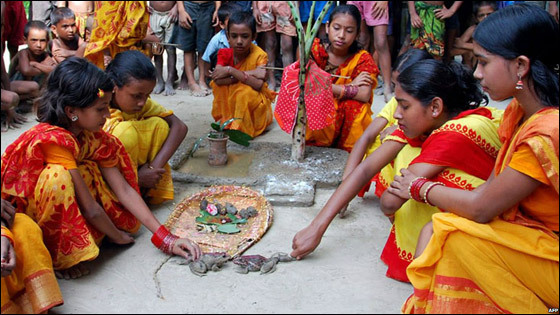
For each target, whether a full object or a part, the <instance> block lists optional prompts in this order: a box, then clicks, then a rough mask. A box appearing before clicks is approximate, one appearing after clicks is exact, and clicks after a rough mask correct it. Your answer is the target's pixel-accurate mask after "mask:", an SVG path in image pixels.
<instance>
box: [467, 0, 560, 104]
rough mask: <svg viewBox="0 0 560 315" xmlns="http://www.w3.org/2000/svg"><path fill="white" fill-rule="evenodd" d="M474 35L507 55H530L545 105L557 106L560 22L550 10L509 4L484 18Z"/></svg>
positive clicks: (531, 71) (535, 84) (532, 77)
mask: <svg viewBox="0 0 560 315" xmlns="http://www.w3.org/2000/svg"><path fill="white" fill-rule="evenodd" d="M473 39H474V41H476V42H477V43H478V44H479V45H480V46H481V47H482V48H484V49H485V50H487V51H489V52H490V53H492V54H495V55H499V56H501V57H503V58H505V59H508V60H512V59H515V58H517V57H519V56H526V57H527V58H529V60H530V63H531V66H530V69H529V73H528V78H529V79H530V82H531V83H532V85H533V87H534V89H535V93H536V94H537V96H538V97H539V99H540V100H541V102H542V103H543V105H545V106H553V107H558V105H559V96H558V94H559V88H558V67H559V66H558V64H559V62H558V61H559V60H558V59H559V58H560V51H559V50H560V49H559V46H560V43H559V41H558V23H556V20H555V19H554V18H553V17H552V16H551V15H550V14H549V13H548V12H546V11H545V10H543V9H541V8H539V7H538V6H535V5H531V4H525V3H522V4H516V5H512V6H508V7H506V8H503V9H500V10H498V11H496V12H495V13H492V14H491V15H490V16H488V17H487V18H486V19H484V21H482V22H481V23H480V24H479V25H478V27H477V28H476V30H475V32H474V34H473Z"/></svg>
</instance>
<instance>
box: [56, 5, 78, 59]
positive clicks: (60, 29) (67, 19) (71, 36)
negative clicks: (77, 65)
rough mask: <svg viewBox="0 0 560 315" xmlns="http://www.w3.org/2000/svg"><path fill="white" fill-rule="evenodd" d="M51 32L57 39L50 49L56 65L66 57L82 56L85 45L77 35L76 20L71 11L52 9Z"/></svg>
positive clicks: (67, 9)
mask: <svg viewBox="0 0 560 315" xmlns="http://www.w3.org/2000/svg"><path fill="white" fill-rule="evenodd" d="M51 30H52V32H53V33H54V34H55V35H56V37H57V38H55V39H53V40H52V47H51V51H52V53H53V58H54V60H55V61H56V62H57V63H61V62H62V61H64V59H66V58H68V57H72V56H77V57H83V56H84V50H85V49H86V43H85V42H84V40H83V39H82V38H81V37H80V36H79V35H78V34H77V27H76V19H75V15H74V12H73V11H72V10H70V9H69V8H64V7H62V8H56V9H54V11H53V12H52V13H51ZM78 51H79V52H78Z"/></svg>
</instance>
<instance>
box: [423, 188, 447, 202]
mask: <svg viewBox="0 0 560 315" xmlns="http://www.w3.org/2000/svg"><path fill="white" fill-rule="evenodd" d="M435 186H444V185H443V183H440V182H433V183H431V184H430V186H428V188H426V190H425V191H424V202H425V203H427V204H428V205H430V206H432V207H435V206H434V205H433V204H431V203H430V201H429V200H428V193H429V192H430V190H431V189H432V188H434V187H435Z"/></svg>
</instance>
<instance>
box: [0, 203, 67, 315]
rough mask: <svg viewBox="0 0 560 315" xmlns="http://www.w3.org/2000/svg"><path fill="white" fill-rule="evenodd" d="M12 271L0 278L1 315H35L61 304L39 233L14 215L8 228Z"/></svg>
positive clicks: (26, 219)
mask: <svg viewBox="0 0 560 315" xmlns="http://www.w3.org/2000/svg"><path fill="white" fill-rule="evenodd" d="M12 230H13V234H14V243H15V245H14V249H15V252H16V268H15V269H14V270H13V271H12V273H11V274H10V275H9V276H7V277H2V280H1V283H2V308H1V310H2V314H38V313H42V312H45V311H47V310H49V309H50V308H52V307H54V306H57V305H60V304H62V303H63V302H64V301H63V300H62V294H61V293H60V288H59V287H58V282H57V281H56V277H55V275H54V272H53V266H52V260H51V256H50V254H49V251H48V250H47V249H46V247H45V245H44V244H43V235H42V233H41V229H40V228H39V226H37V224H36V223H35V222H33V220H32V219H31V218H29V217H28V216H26V215H25V214H21V213H16V216H15V218H14V224H13V226H12Z"/></svg>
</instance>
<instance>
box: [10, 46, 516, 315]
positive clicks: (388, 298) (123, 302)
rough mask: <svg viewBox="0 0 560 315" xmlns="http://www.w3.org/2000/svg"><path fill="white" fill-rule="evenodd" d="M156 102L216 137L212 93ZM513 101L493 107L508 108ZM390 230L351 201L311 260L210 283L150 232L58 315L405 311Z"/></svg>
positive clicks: (96, 265)
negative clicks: (387, 261)
mask: <svg viewBox="0 0 560 315" xmlns="http://www.w3.org/2000/svg"><path fill="white" fill-rule="evenodd" d="M179 55H181V54H179ZM181 59H182V58H179V63H180V64H182V60H181ZM180 73H181V72H180ZM152 97H153V98H154V99H155V100H156V101H158V102H160V103H161V104H162V105H164V106H165V107H167V108H169V109H172V110H173V111H174V112H175V115H177V116H178V117H179V118H180V119H182V120H183V121H184V122H185V123H186V124H187V125H188V127H189V132H188V135H187V137H188V138H198V137H200V136H201V135H203V134H205V133H207V132H208V131H209V130H210V123H211V122H212V116H211V114H210V112H211V107H212V95H210V96H206V97H202V98H197V97H193V96H191V95H190V93H189V92H188V91H179V90H178V91H177V94H176V95H174V96H162V95H152ZM382 99H383V97H382V96H377V95H376V96H375V100H374V106H373V108H374V112H375V113H377V112H379V110H380V109H381V107H382V106H383V103H382ZM505 104H506V103H505V102H503V103H492V105H494V106H497V107H500V108H504V107H505ZM27 117H28V119H29V121H28V122H27V123H26V124H25V125H23V126H22V127H21V128H19V129H15V130H9V131H8V132H6V133H2V141H1V142H2V143H1V146H2V152H4V151H5V149H6V147H7V146H8V145H9V144H10V143H11V142H12V141H14V140H15V139H16V138H17V137H18V136H19V135H20V134H21V133H22V132H23V131H25V130H27V129H29V128H30V127H32V126H33V125H34V124H36V121H34V117H33V114H28V115H27ZM255 141H257V142H258V141H264V142H278V143H286V144H289V143H290V142H291V139H290V136H289V135H287V134H286V133H284V132H283V131H281V130H280V129H279V127H278V125H277V124H276V122H274V123H273V125H272V126H271V127H270V128H269V130H268V131H267V132H266V133H265V134H264V135H262V136H261V137H258V138H257V139H255ZM204 188H205V187H203V186H200V185H196V184H182V183H177V184H176V194H175V196H176V197H175V200H173V201H170V202H167V203H164V204H163V205H161V206H158V207H152V210H153V212H154V214H155V215H156V217H157V218H158V219H159V220H160V221H161V222H165V221H166V220H167V217H168V216H169V214H170V213H171V212H172V211H173V209H174V207H175V204H176V203H178V202H179V201H180V200H182V199H183V198H185V197H187V196H190V195H192V194H194V193H197V192H199V191H200V190H202V189H204ZM332 193H333V190H331V189H318V190H317V194H316V197H315V204H314V206H312V207H307V208H296V207H274V219H273V224H272V226H271V228H270V229H269V230H268V232H267V233H266V234H265V235H264V237H263V238H262V239H261V240H260V241H259V242H258V243H256V244H255V245H253V246H252V247H251V248H249V250H248V251H247V252H245V254H261V255H263V256H267V257H268V256H270V255H271V254H273V253H275V252H278V251H282V252H287V253H289V252H290V251H291V243H292V238H293V236H294V235H295V233H296V232H297V231H299V230H300V229H302V228H303V227H305V226H306V225H307V224H308V223H309V222H310V221H311V220H312V218H313V217H314V216H315V214H316V213H317V212H318V211H320V210H321V207H322V205H324V204H325V203H326V201H327V200H328V198H329V197H330V195H331V194H332ZM390 227H391V226H390V223H389V222H388V220H387V219H386V218H385V217H384V216H383V215H382V213H381V211H380V209H379V202H378V200H377V199H376V198H375V197H372V196H369V195H366V198H365V199H361V198H356V199H355V200H354V201H353V202H352V203H351V204H350V207H349V210H348V215H347V217H346V218H344V219H339V218H336V219H335V220H334V221H333V223H332V224H331V226H330V228H329V229H328V230H327V232H326V234H325V236H324V237H323V240H322V242H321V245H320V246H319V247H318V248H317V250H316V251H315V252H314V253H313V254H311V255H310V256H308V257H307V258H306V259H304V260H302V261H297V262H291V263H286V264H279V265H278V269H277V270H276V272H274V273H272V274H269V275H260V274H259V273H250V274H247V275H243V274H238V273H236V272H234V271H233V266H232V264H231V263H229V264H227V265H226V267H225V268H224V269H223V270H222V271H220V272H210V273H209V274H208V275H207V276H205V277H197V276H195V275H193V274H192V273H191V272H190V271H189V269H188V267H187V266H183V265H178V264H177V263H176V262H175V259H170V260H168V259H167V257H166V256H165V255H164V254H163V253H161V252H159V251H158V250H157V249H156V248H154V247H153V245H152V244H151V242H150V237H151V235H150V233H149V232H148V231H147V230H146V229H145V228H144V227H142V229H141V230H140V232H139V233H138V234H137V236H136V243H135V244H134V245H133V246H129V247H126V248H122V247H115V246H110V245H104V246H103V247H102V249H101V253H100V255H99V257H98V258H97V259H95V260H94V261H92V262H89V263H87V266H88V267H89V268H90V270H91V274H90V275H88V276H85V277H83V278H80V279H77V280H61V281H59V284H60V288H61V290H62V294H63V297H64V301H65V303H64V305H63V306H61V307H57V308H54V309H53V312H54V313H61V314H64V313H398V312H400V307H401V305H402V303H403V302H404V301H405V300H406V298H407V297H408V296H409V295H410V294H411V293H412V286H411V285H410V284H407V283H402V282H398V281H395V280H392V279H389V278H387V277H386V276H385V272H386V266H385V265H384V264H383V263H382V262H381V261H380V259H379V257H380V255H381V251H382V249H383V246H384V245H385V241H386V239H387V236H388V234H389V230H390Z"/></svg>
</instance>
